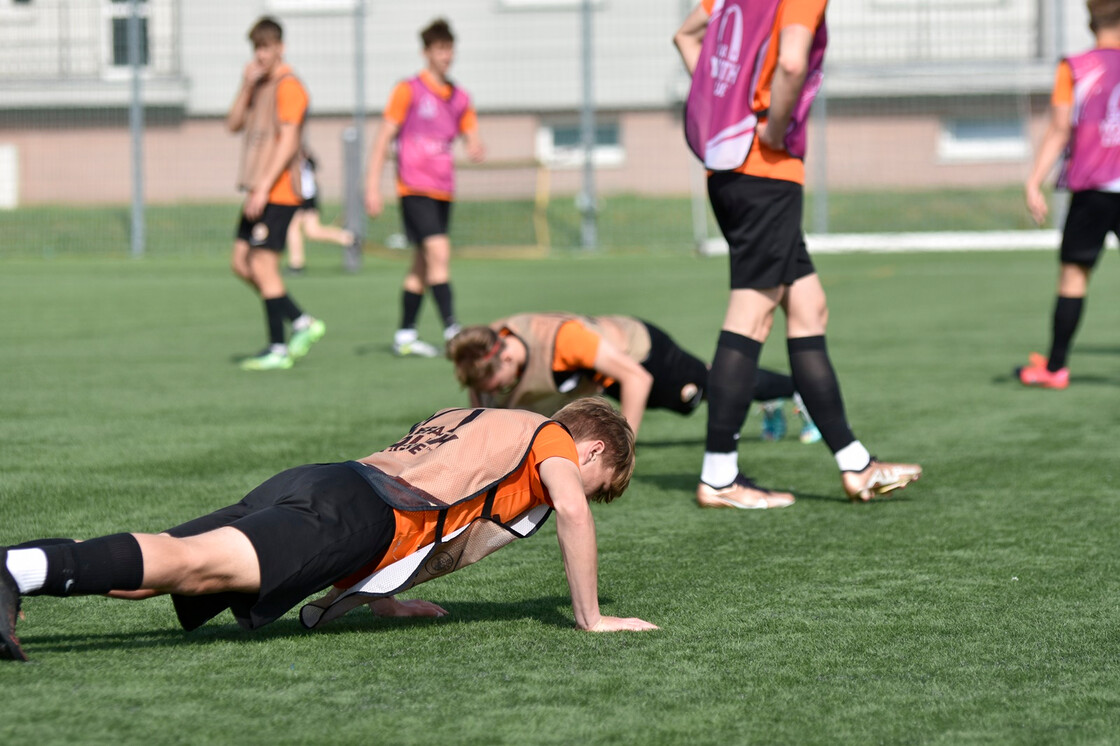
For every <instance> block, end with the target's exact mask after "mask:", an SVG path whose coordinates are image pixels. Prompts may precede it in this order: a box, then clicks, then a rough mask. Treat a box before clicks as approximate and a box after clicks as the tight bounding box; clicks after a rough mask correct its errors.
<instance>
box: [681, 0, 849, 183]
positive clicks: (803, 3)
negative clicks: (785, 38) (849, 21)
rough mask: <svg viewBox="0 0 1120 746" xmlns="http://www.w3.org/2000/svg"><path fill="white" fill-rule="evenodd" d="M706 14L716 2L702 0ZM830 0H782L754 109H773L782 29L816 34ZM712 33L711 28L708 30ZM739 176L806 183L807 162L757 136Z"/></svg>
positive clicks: (759, 80) (755, 97)
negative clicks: (772, 87)
mask: <svg viewBox="0 0 1120 746" xmlns="http://www.w3.org/2000/svg"><path fill="white" fill-rule="evenodd" d="M701 5H702V6H703V8H704V11H705V12H706V13H707V14H708V15H709V16H711V14H712V8H714V7H715V0H702V2H701ZM827 5H828V0H783V2H782V6H781V7H780V8H779V9H778V15H777V17H776V18H775V19H774V29H773V31H772V32H771V35H770V47H769V50H768V51H767V53H766V59H764V60H763V62H762V71H761V74H760V75H759V77H758V88H757V90H756V91H755V96H754V101H752V102H751V108H752V109H753V110H754V111H761V110H763V109H767V108H769V107H770V84H771V82H772V81H773V79H774V69H775V68H776V67H777V66H778V40H779V37H780V36H781V33H782V29H784V28H785V27H786V26H804V27H806V28H807V29H809V30H810V31H816V29H817V27H818V26H820V25H821V22H822V21H824V11H825V7H826V6H827ZM709 30H711V29H709ZM735 172H736V173H741V174H749V175H751V176H762V177H765V178H767V179H781V180H782V181H795V182H797V183H798V184H804V183H805V163H804V162H803V161H802V160H801V159H800V158H794V157H793V156H792V155H790V154H789V153H787V152H786V151H784V150H771V149H770V148H768V147H766V146H765V145H763V144H762V143H760V142H759V141H758V138H757V137H756V138H755V140H754V143H753V144H752V145H751V151H750V153H749V154H748V155H747V160H746V161H745V162H744V163H743V165H742V166H740V167H739V168H737V169H735Z"/></svg>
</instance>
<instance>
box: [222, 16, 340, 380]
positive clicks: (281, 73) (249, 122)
mask: <svg viewBox="0 0 1120 746" xmlns="http://www.w3.org/2000/svg"><path fill="white" fill-rule="evenodd" d="M249 41H251V42H252V43H253V59H252V61H251V62H249V64H248V65H246V66H245V72H244V73H243V75H242V78H241V89H240V90H239V91H238V93H237V98H236V99H235V100H234V102H233V106H232V107H230V110H229V114H228V115H227V116H226V125H227V126H228V127H229V129H230V131H231V132H241V131H244V132H245V141H244V145H243V148H242V154H241V170H240V173H239V175H238V185H239V186H240V188H241V189H242V190H243V191H245V192H247V193H248V196H247V197H246V198H245V203H244V205H243V206H242V208H241V223H240V225H239V226H238V228H237V236H236V239H235V241H234V243H233V256H232V260H231V264H232V266H233V272H234V274H236V275H237V276H238V277H240V278H241V279H243V280H245V282H246V283H248V284H249V286H250V287H252V288H253V289H254V290H255V291H256V292H257V294H258V295H259V296H260V298H261V300H263V301H264V312H265V319H266V321H267V324H268V342H269V345H268V347H266V348H265V349H264V351H263V352H261V353H260V354H259V355H256V356H255V357H251V358H248V359H246V360H245V361H243V362H242V363H241V367H242V368H244V369H245V370H277V369H283V368H290V367H292V362H293V360H294V359H296V358H300V357H303V356H304V355H306V354H307V351H308V350H309V349H311V345H312V344H313V343H315V342H317V341H318V340H319V339H320V338H321V337H322V336H323V334H324V332H325V331H326V326H325V325H324V324H323V322H322V321H320V320H318V319H316V318H313V317H312V316H309V315H308V314H306V313H304V312H303V311H302V310H301V309H300V307H299V306H298V305H296V303H295V301H293V300H292V299H291V297H290V296H289V295H288V291H287V289H286V288H285V287H284V279H283V277H281V275H280V254H281V253H283V251H284V245H285V241H286V239H287V235H288V225H289V224H290V223H291V222H292V216H293V215H294V214H295V212H296V209H297V208H298V207H299V205H300V203H301V202H302V201H303V199H302V197H300V195H299V191H298V189H299V183H300V169H299V162H300V156H299V154H300V142H301V138H302V134H303V122H304V118H305V117H306V116H307V101H308V99H307V91H306V89H304V87H303V84H302V83H300V81H299V79H298V78H296V76H295V75H294V74H293V73H292V68H291V67H289V66H288V65H286V64H285V63H284V32H283V30H282V29H281V27H280V24H279V23H277V22H276V21H275V20H274V19H272V18H267V17H266V18H262V19H260V20H259V21H257V23H256V24H255V25H254V26H253V28H252V29H251V30H250V31H249ZM285 321H290V322H291V325H292V338H291V340H289V342H288V343H287V344H285V342H284V322H285Z"/></svg>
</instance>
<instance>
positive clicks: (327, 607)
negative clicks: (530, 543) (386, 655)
mask: <svg viewBox="0 0 1120 746" xmlns="http://www.w3.org/2000/svg"><path fill="white" fill-rule="evenodd" d="M633 468H634V433H633V431H632V430H631V429H630V426H629V425H627V424H626V421H625V420H624V419H623V418H622V416H621V415H619V413H618V412H616V411H615V410H614V409H613V408H612V407H611V406H610V405H609V404H607V403H606V402H605V401H603V400H602V399H595V398H586V399H580V400H579V401H576V402H573V403H572V404H570V405H568V406H567V407H565V408H564V409H562V410H560V411H559V412H557V413H556V415H555V416H554V417H553V418H552V419H548V418H545V417H543V416H541V415H538V414H534V413H532V412H526V411H522V410H496V409H449V410H443V411H441V412H438V413H436V414H435V415H433V416H432V417H429V418H428V419H427V420H424V421H423V422H421V423H419V424H417V425H415V426H414V427H413V428H412V429H411V430H410V431H409V433H408V434H407V435H405V437H404V438H402V439H401V440H399V441H398V442H397V443H395V444H393V445H391V446H389V447H388V448H386V449H384V450H382V451H378V452H377V453H374V454H371V455H369V456H366V457H365V458H362V459H359V460H357V461H347V462H343V463H335V464H313V465H307V466H299V467H296V468H294V469H289V470H287V471H284V472H281V473H280V474H278V475H276V476H275V477H272V478H271V479H269V480H267V481H266V482H264V483H263V484H261V485H260V486H259V487H257V488H256V489H254V490H253V491H251V492H250V493H249V494H248V495H246V496H245V498H244V499H243V500H241V502H239V503H237V504H236V505H231V506H229V507H227V508H222V509H220V510H217V511H215V512H214V513H211V514H209V515H206V516H203V517H201V518H197V519H195V520H193V521H189V522H187V523H184V524H182V525H179V526H176V527H175V528H172V529H169V530H167V531H165V532H163V533H160V534H144V533H120V534H113V535H111V536H103V537H100V538H96V539H91V540H89V541H83V542H74V541H72V540H68V539H42V540H37V541H30V542H26V543H24V544H20V545H18V546H14V547H8V548H5V549H0V657H7V658H11V659H15V660H26V659H27V657H26V655H25V654H24V652H23V650H22V648H21V646H20V642H19V639H18V638H17V637H16V634H15V629H16V620H17V617H18V614H19V609H20V599H21V597H23V596H29V595H31V596H34V595H49V596H78V595H91V594H109V595H111V596H114V597H117V598H124V599H133V600H139V599H146V598H151V597H153V596H157V595H162V594H167V593H170V594H173V596H172V597H173V600H174V604H175V610H176V613H177V614H178V617H179V622H180V624H181V625H182V626H183V627H184V628H185V629H194V628H195V627H198V626H199V625H201V624H203V623H204V622H206V621H207V620H209V619H211V618H213V617H214V616H215V615H217V614H219V613H220V612H222V611H224V610H225V609H230V610H232V612H233V615H234V617H235V618H236V619H237V621H238V623H239V624H240V625H241V626H242V627H245V628H247V629H255V628H257V627H260V626H262V625H265V624H268V623H270V622H272V621H274V620H276V619H278V618H279V617H280V616H281V615H283V614H284V613H285V612H287V611H288V610H289V609H291V608H292V607H294V606H295V605H296V604H298V603H299V602H300V601H302V600H303V599H304V598H306V597H307V596H308V595H310V594H312V593H315V592H317V591H320V590H322V589H324V588H326V587H327V586H329V585H332V584H335V586H336V587H335V589H334V590H333V591H332V592H331V593H329V594H327V596H326V597H325V598H323V599H320V600H319V601H317V602H315V603H313V604H308V605H307V606H305V607H304V608H303V610H302V611H301V619H302V621H303V623H304V624H305V626H308V627H315V626H317V625H318V624H321V623H323V622H325V621H329V620H330V619H332V618H334V617H336V616H338V615H340V614H342V613H344V612H345V611H346V610H348V609H350V608H353V607H355V606H357V605H361V604H368V605H369V607H370V609H371V610H372V611H373V613H374V614H376V615H380V616H428V617H433V616H444V615H445V614H447V611H446V610H445V609H443V608H441V607H439V606H437V605H436V604H432V603H429V602H426V601H420V600H408V601H400V600H397V599H396V598H395V597H394V596H395V594H396V593H397V592H399V591H403V590H405V589H407V588H410V587H412V586H414V585H416V584H417V583H421V582H424V581H426V580H430V579H432V578H435V577H439V576H441V575H445V574H447V573H448V572H451V571H453V570H456V569H459V568H461V567H464V566H466V565H468V564H470V563H472V562H475V561H477V560H478V559H481V558H482V557H484V556H486V555H487V554H489V553H490V552H492V551H494V550H495V549H497V548H499V547H501V546H503V545H505V544H507V543H509V542H510V541H513V540H514V539H516V538H521V537H524V536H529V535H531V534H532V533H533V532H534V531H536V529H537V528H538V527H539V526H540V525H541V524H542V523H544V521H545V520H547V518H548V516H549V515H550V514H551V513H552V512H555V513H556V533H557V538H558V539H559V542H560V550H561V555H562V557H563V562H564V571H565V573H566V575H567V578H568V587H569V589H570V591H571V596H572V609H573V612H574V615H575V623H576V626H577V627H579V628H580V629H583V630H590V631H596V632H608V631H618V630H648V629H656V627H655V626H654V625H652V624H650V623H648V622H644V621H642V620H640V619H622V618H618V617H610V616H603V615H602V614H601V613H600V611H599V596H598V559H597V557H598V552H597V548H596V540H595V523H594V520H593V519H592V516H591V509H590V502H592V501H595V502H611V501H612V500H614V499H615V498H617V497H618V496H619V495H621V494H622V493H623V492H624V491H625V490H626V487H627V486H628V485H629V483H630V476H631V474H632V473H633Z"/></svg>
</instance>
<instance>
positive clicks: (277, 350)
mask: <svg viewBox="0 0 1120 746" xmlns="http://www.w3.org/2000/svg"><path fill="white" fill-rule="evenodd" d="M268 351H269V352H271V353H272V354H274V355H287V354H288V345H270V346H269V348H268Z"/></svg>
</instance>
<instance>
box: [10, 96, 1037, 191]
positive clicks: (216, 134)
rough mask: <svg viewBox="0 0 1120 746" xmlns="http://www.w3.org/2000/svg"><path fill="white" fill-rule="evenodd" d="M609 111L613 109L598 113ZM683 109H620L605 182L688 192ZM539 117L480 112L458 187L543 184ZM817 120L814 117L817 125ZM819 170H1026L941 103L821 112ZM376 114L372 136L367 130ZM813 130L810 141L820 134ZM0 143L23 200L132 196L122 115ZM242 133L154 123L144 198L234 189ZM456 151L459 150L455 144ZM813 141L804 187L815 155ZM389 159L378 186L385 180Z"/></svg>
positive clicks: (332, 123) (1006, 178)
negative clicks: (942, 156) (891, 111)
mask: <svg viewBox="0 0 1120 746" xmlns="http://www.w3.org/2000/svg"><path fill="white" fill-rule="evenodd" d="M605 116H609V114H607V115H605ZM678 117H679V115H678V114H676V113H674V112H668V111H650V112H631V113H625V114H620V115H618V120H619V122H620V125H621V133H622V144H623V147H624V149H625V153H626V156H625V162H624V163H623V164H622V165H620V166H617V167H605V168H602V169H600V170H599V172H598V174H597V180H596V185H597V189H598V191H599V192H600V193H601V194H611V193H634V194H651V195H665V194H686V193H688V190H689V180H690V169H691V168H692V158H691V155H690V154H689V153H688V151H687V149H686V147H685V145H684V140H683V136H682V134H681V126H680V122H679V118H678ZM1043 117H1044V114H1043V113H1042V112H1038V113H1036V114H1035V116H1034V117H1033V118H1032V125H1031V129H1032V142H1037V141H1038V138H1039V137H1040V135H1041V130H1042V128H1043V127H1044V121H1043ZM350 124H351V120H350V119H349V118H336V119H315V120H314V121H313V122H312V123H311V124H310V126H309V129H308V139H309V142H310V144H311V147H312V148H313V150H314V151H315V153H316V156H317V159H318V161H319V164H320V168H319V175H320V182H321V184H320V186H321V188H322V191H323V194H324V196H325V197H326V199H328V200H333V199H338V197H339V194H340V192H341V185H342V152H341V151H342V145H341V138H342V132H343V130H344V129H345V128H346V127H348V126H349V125H350ZM537 126H538V117H537V116H536V115H535V114H508V115H489V116H482V117H481V120H480V130H481V132H482V135H483V138H484V141H485V143H486V147H487V154H488V158H487V162H486V163H485V164H483V165H482V166H473V165H470V164H466V163H463V164H462V167H461V168H460V170H459V195H460V198H462V199H483V198H489V197H524V198H531V197H532V196H533V195H534V193H535V190H536V189H537V187H538V185H539V184H540V181H539V178H540V174H539V172H538V170H537V168H535V167H534V166H533V165H532V162H533V158H534V149H535V141H536V140H535V139H536V132H537ZM814 126H815V125H814ZM827 127H828V133H827V153H828V159H827V164H826V170H827V175H828V184H829V187H830V188H833V189H877V188H883V187H887V188H904V189H928V188H935V187H941V186H997V185H998V186H1004V185H1008V184H1017V183H1019V182H1021V181H1022V180H1023V178H1024V177H1025V175H1026V169H1027V164H1026V163H1025V162H1022V161H1016V162H1010V163H1009V162H995V163H945V162H941V161H940V160H939V159H938V155H937V141H938V136H939V131H940V129H939V128H940V124H939V120H938V118H937V116H936V115H934V114H931V113H922V114H915V115H909V116H907V115H895V116H889V117H884V116H882V115H881V114H879V115H875V116H859V115H844V116H831V117H830V118H829V120H828V124H827ZM375 131H376V123H375V122H371V124H370V126H369V127H368V129H367V136H368V137H369V138H370V139H372V137H373V135H374V134H375ZM812 138H813V133H810V142H811V143H813V142H815V141H814V140H813V139H812ZM0 144H13V145H15V146H16V147H17V148H18V152H19V161H20V189H19V193H20V203H21V204H24V205H30V204H97V203H102V204H103V203H126V202H128V200H129V198H130V185H129V174H130V166H129V157H130V156H129V152H130V151H129V140H128V132H127V130H126V129H125V128H123V127H87V128H45V129H36V130H28V129H15V128H5V129H0ZM239 146H240V143H239V140H238V138H237V137H236V136H234V135H231V134H229V133H227V132H226V131H225V129H224V126H223V123H222V121H220V120H217V119H195V120H185V121H183V122H182V123H179V124H174V125H153V126H150V127H149V129H148V131H147V135H146V138H145V143H144V158H145V190H146V197H147V200H148V201H149V202H150V203H154V204H158V203H169V202H181V201H185V202H214V201H227V200H228V201H234V200H236V199H237V198H238V195H237V193H236V192H235V190H234V187H233V183H234V173H235V169H236V160H237V157H238V149H239ZM460 155H461V154H460ZM814 157H819V153H816V152H814V151H813V150H812V148H811V150H810V154H809V173H810V184H809V186H810V188H813V187H814V186H815V185H814V183H813V174H814V173H815V172H814V168H813V158H814ZM547 177H548V182H547V185H548V188H549V190H550V193H551V194H552V195H553V196H558V195H570V194H574V193H575V192H577V191H578V190H579V188H580V183H581V179H582V172H581V170H580V169H569V170H553V171H551V172H549V173H548V175H547ZM392 179H393V173H392V168H391V167H390V168H386V171H385V174H384V186H383V188H384V189H385V191H386V193H391V191H392V188H393V187H392Z"/></svg>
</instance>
